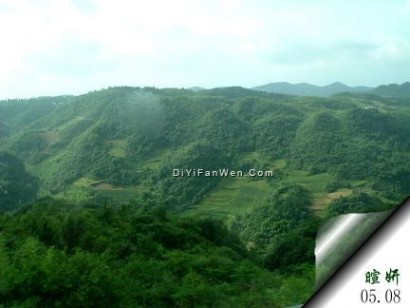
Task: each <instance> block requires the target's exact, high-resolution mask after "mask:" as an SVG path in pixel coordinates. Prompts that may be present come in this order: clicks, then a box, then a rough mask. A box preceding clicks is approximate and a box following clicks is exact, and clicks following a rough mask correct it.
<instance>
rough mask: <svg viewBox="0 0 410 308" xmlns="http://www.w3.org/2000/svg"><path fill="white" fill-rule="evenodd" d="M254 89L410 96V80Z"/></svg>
mask: <svg viewBox="0 0 410 308" xmlns="http://www.w3.org/2000/svg"><path fill="white" fill-rule="evenodd" d="M252 90H256V91H262V92H267V93H280V94H287V95H298V96H322V97H323V96H331V95H335V94H339V93H346V92H349V93H369V94H375V95H379V96H382V97H410V82H406V83H403V84H402V85H398V84H389V85H380V86H378V87H376V88H372V87H365V86H356V87H350V86H347V85H345V84H343V83H341V82H334V83H331V84H329V85H326V86H316V85H312V84H309V83H297V84H292V83H289V82H273V83H268V84H265V85H261V86H257V87H253V88H252Z"/></svg>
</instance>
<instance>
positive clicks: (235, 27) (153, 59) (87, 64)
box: [0, 0, 410, 98]
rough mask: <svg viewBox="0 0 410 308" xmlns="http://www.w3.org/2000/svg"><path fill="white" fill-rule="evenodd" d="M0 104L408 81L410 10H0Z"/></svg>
mask: <svg viewBox="0 0 410 308" xmlns="http://www.w3.org/2000/svg"><path fill="white" fill-rule="evenodd" d="M0 40H1V45H0V98H14V97H31V96H40V95H58V94H80V93H85V92H88V91H91V90H96V89H101V88H105V87H108V86H119V85H130V86H156V87H191V86H202V87H219V86H230V85H240V86H244V87H252V86H257V85H261V84H265V83H268V82H277V81H289V82H292V83H297V82H309V83H313V84H317V85H326V84H329V83H332V82H334V81H340V82H343V83H346V84H348V85H351V86H355V85H366V86H376V85H379V84H388V83H403V82H405V81H408V80H410V78H409V77H410V1H404V0H402V1H400V0H377V1H374V0H373V1H370V0H367V1H366V0H364V1H361V0H357V1H346V0H344V1H329V0H327V1H325V0H323V1H321V0H311V1H296V0H294V1H292V0H291V1H283V0H282V1H275V0H221V1H217V0H197V1H192V0H191V1H188V0H172V1H170V0H163V1H162V0H147V1H145V0H134V1H126V0H101V1H100V0H61V1H53V0H36V1H33V0H9V1H8V0H0Z"/></svg>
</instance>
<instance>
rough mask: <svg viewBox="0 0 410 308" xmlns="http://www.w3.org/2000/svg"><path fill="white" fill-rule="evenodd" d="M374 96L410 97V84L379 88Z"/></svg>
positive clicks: (373, 92)
mask: <svg viewBox="0 0 410 308" xmlns="http://www.w3.org/2000/svg"><path fill="white" fill-rule="evenodd" d="M372 94H376V95H379V96H383V97H398V98H404V97H410V82H405V83H403V84H401V85H398V84H395V83H393V84H389V85H382V86H378V87H377V88H375V89H373V91H372Z"/></svg>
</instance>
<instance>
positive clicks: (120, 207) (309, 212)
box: [0, 87, 410, 307]
mask: <svg viewBox="0 0 410 308" xmlns="http://www.w3.org/2000/svg"><path fill="white" fill-rule="evenodd" d="M388 89H389V91H390V90H391V91H393V90H392V89H391V87H390V88H388ZM379 90H380V89H379ZM382 90H383V89H382ZM384 91H385V92H383V94H384V93H387V92H386V91H387V88H385V89H384ZM389 93H390V92H389ZM403 93H404V94H403ZM383 96H384V97H382V96H378V95H376V94H374V93H366V94H360V93H354V94H352V93H342V94H337V95H333V96H330V97H303V96H302V97H300V96H288V95H282V94H274V93H266V92H259V91H254V90H248V89H244V88H240V87H231V88H218V89H211V90H203V89H200V90H195V91H191V90H187V89H156V88H134V87H116V88H108V89H104V90H101V91H94V92H90V93H87V94H84V95H80V96H59V97H40V98H34V99H26V100H22V99H21V100H17V99H16V100H5V101H1V102H0V211H1V214H0V250H1V252H0V277H2V279H1V281H0V303H3V304H5V305H6V306H19V305H23V306H27V307H31V306H34V307H36V306H41V307H42V306H102V307H104V306H110V307H112V306H121V307H124V306H125V307H135V306H142V307H153V306H181V307H190V306H194V305H197V306H227V305H233V306H238V307H248V306H268V307H283V306H286V305H293V304H297V303H303V302H304V301H306V300H307V298H308V297H309V296H310V295H311V294H312V293H313V291H314V280H315V271H314V268H315V257H314V245H315V237H316V232H317V230H318V228H319V226H320V225H321V223H322V222H323V221H324V220H326V219H328V218H330V217H332V216H335V215H338V214H345V213H357V212H360V213H365V212H380V211H383V210H386V209H391V208H393V207H395V206H397V205H398V204H399V203H400V202H401V201H402V200H404V198H405V197H407V196H408V195H410V186H409V185H408V183H409V182H410V163H409V161H410V126H409V125H408V123H409V122H410V104H409V98H408V96H406V95H405V92H404V91H400V93H398V94H397V95H389V94H386V95H383ZM175 169H177V170H200V169H201V170H202V169H203V170H222V169H226V170H234V171H235V172H236V173H240V172H242V173H243V174H245V175H249V174H248V171H249V170H257V171H272V173H271V174H270V175H266V174H265V175H264V176H242V177H241V176H237V177H234V176H174V174H173V173H174V171H175Z"/></svg>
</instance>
